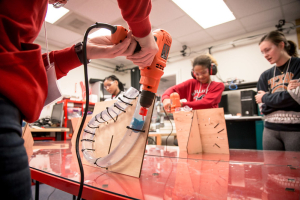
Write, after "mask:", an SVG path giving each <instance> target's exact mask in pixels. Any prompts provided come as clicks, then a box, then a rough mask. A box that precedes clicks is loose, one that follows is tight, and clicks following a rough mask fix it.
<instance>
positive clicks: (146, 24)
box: [118, 0, 152, 38]
mask: <svg viewBox="0 0 300 200" xmlns="http://www.w3.org/2000/svg"><path fill="white" fill-rule="evenodd" d="M118 4H119V8H120V9H121V13H122V16H123V18H124V20H125V21H127V23H128V26H129V28H130V29H131V30H132V34H133V35H134V36H136V37H139V38H142V37H145V36H147V35H148V34H149V33H150V31H151V23H150V19H149V14H150V11H151V8H152V4H151V0H131V1H128V0H118Z"/></svg>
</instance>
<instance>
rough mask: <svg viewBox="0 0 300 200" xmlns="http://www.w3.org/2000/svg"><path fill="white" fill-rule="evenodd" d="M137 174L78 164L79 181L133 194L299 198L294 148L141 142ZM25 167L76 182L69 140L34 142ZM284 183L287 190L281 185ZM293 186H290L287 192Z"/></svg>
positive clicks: (298, 157) (299, 159)
mask: <svg viewBox="0 0 300 200" xmlns="http://www.w3.org/2000/svg"><path fill="white" fill-rule="evenodd" d="M145 154H146V155H145V157H144V161H143V167H142V172H141V177H140V178H134V177H130V176H126V175H121V174H117V173H113V172H109V171H106V170H105V169H101V168H98V167H91V166H87V165H84V171H85V182H84V183H85V184H86V185H88V186H92V187H94V188H99V189H102V190H107V191H110V192H114V193H117V194H121V195H124V196H127V197H132V198H137V199H150V200H152V199H154V200H156V199H299V196H300V193H299V187H300V184H299V182H300V152H282V151H256V150H237V149H235V150H230V155H222V154H198V155H197V154H196V155H187V153H186V152H179V150H178V148H177V147H170V146H168V147H165V146H155V145H147V147H146V151H145ZM29 165H30V167H31V168H32V169H37V170H40V171H43V172H46V173H49V174H51V175H55V176H59V177H63V178H65V179H68V180H70V181H75V182H79V179H80V173H79V167H78V164H77V160H76V155H75V152H74V151H73V150H72V149H71V143H69V142H57V141H55V142H52V141H51V142H40V143H35V145H34V148H33V151H32V156H31V158H30V163H29ZM286 188H289V189H286ZM291 189H292V190H294V191H291Z"/></svg>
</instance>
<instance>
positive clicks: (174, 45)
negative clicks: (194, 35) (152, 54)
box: [170, 39, 183, 53]
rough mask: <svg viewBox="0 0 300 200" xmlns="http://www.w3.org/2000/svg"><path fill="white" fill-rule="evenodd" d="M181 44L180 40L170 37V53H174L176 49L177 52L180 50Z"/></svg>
mask: <svg viewBox="0 0 300 200" xmlns="http://www.w3.org/2000/svg"><path fill="white" fill-rule="evenodd" d="M182 46H183V44H182V43H181V42H179V41H177V40H176V39H172V44H171V49H170V53H174V52H176V51H178V52H179V51H181V50H182Z"/></svg>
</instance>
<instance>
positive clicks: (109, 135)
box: [72, 100, 153, 177]
mask: <svg viewBox="0 0 300 200" xmlns="http://www.w3.org/2000/svg"><path fill="white" fill-rule="evenodd" d="M115 102H116V100H113V101H105V102H99V103H96V104H95V109H94V112H93V115H92V116H91V117H94V116H95V115H97V114H98V113H100V112H102V111H103V110H105V109H106V107H110V106H111V105H113V103H115ZM132 104H133V106H129V107H127V108H126V113H122V114H120V115H119V116H118V119H117V121H116V122H114V121H113V120H112V119H111V120H109V121H108V124H106V123H103V124H100V126H99V128H98V129H97V130H96V132H95V143H94V147H95V152H94V153H95V157H103V156H106V155H107V154H108V153H109V152H111V151H113V149H114V148H115V147H116V146H117V145H118V144H119V143H120V141H121V140H122V139H123V137H124V135H125V133H126V132H127V128H126V126H129V125H130V122H131V120H132V116H133V114H134V111H135V108H136V105H137V100H135V101H133V102H132ZM152 112H153V104H152V106H151V107H150V108H149V109H148V114H147V119H148V120H147V121H146V122H145V125H144V129H145V133H141V134H140V137H139V138H138V140H137V142H136V144H135V145H134V146H133V147H132V149H131V150H130V151H129V153H128V154H127V155H126V156H125V157H124V158H123V159H122V160H121V161H119V162H118V163H116V164H115V165H113V166H110V167H108V168H107V170H108V171H112V172H117V173H121V174H125V175H129V176H134V177H139V176H140V172H141V167H142V162H143V158H144V152H145V147H146V142H147V138H148V133H149V127H150V122H151V117H152ZM91 117H90V118H89V119H88V120H87V121H86V124H87V123H88V122H89V121H90V119H91ZM80 122H81V121H78V126H77V129H76V130H78V129H79V124H80ZM86 124H85V126H86ZM112 124H113V125H112ZM85 126H84V127H85ZM76 132H77V131H76ZM76 134H77V133H75V132H74V137H73V138H72V144H75V139H74V138H76ZM80 149H81V143H80ZM81 157H82V153H81ZM82 162H83V164H85V165H90V166H94V165H92V164H90V163H88V162H87V161H86V160H85V159H84V158H82ZM94 167H95V166H94Z"/></svg>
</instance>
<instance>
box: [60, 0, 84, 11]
mask: <svg viewBox="0 0 300 200" xmlns="http://www.w3.org/2000/svg"><path fill="white" fill-rule="evenodd" d="M88 2H89V0H71V1H68V3H66V5H65V6H64V7H65V8H68V9H69V10H76V9H77V8H78V7H80V6H82V5H83V4H86V3H88Z"/></svg>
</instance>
